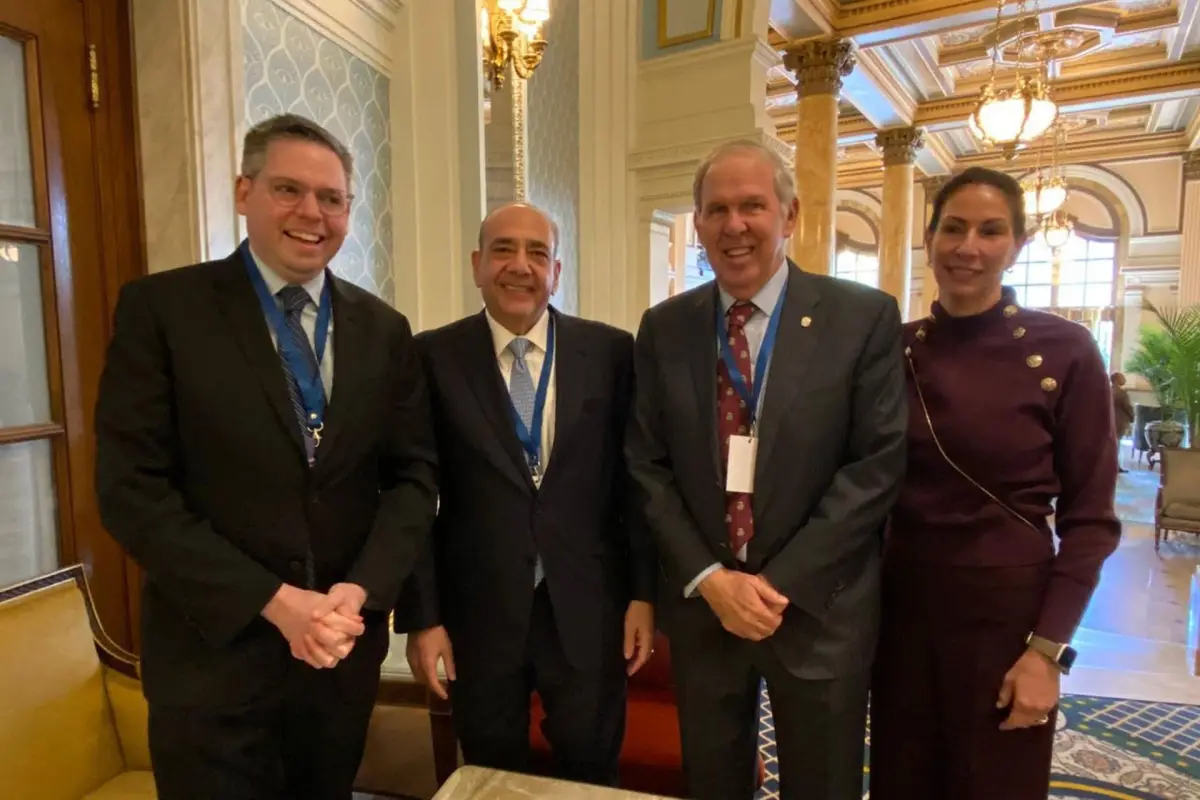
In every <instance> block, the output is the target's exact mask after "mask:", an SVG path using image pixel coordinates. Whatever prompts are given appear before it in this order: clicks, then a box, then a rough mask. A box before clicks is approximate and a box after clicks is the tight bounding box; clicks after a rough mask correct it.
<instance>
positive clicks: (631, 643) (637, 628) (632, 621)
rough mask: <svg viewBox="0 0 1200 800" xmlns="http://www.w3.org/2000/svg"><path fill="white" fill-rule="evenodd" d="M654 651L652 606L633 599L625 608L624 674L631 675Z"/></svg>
mask: <svg viewBox="0 0 1200 800" xmlns="http://www.w3.org/2000/svg"><path fill="white" fill-rule="evenodd" d="M653 653H654V606H652V605H651V604H650V603H647V602H646V601H644V600H634V601H633V602H631V603H630V604H629V608H628V609H626V610H625V660H626V661H628V662H629V664H628V665H627V666H626V667H625V674H626V675H632V674H633V673H635V672H637V671H638V670H639V669H641V668H642V666H643V665H644V664H645V663H646V662H647V661H649V660H650V656H651V655H652V654H653Z"/></svg>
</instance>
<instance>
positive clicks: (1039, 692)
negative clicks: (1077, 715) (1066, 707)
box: [996, 650, 1062, 731]
mask: <svg viewBox="0 0 1200 800" xmlns="http://www.w3.org/2000/svg"><path fill="white" fill-rule="evenodd" d="M1061 678H1062V672H1061V671H1060V670H1059V669H1058V667H1057V666H1055V665H1054V664H1053V663H1051V661H1050V659H1048V658H1046V657H1045V656H1043V655H1042V654H1041V653H1038V652H1036V651H1034V650H1026V651H1025V652H1024V653H1023V654H1022V655H1021V657H1020V658H1019V659H1017V663H1016V664H1014V665H1013V667H1012V669H1010V670H1009V671H1008V672H1007V673H1006V674H1005V676H1004V681H1003V682H1002V683H1001V685H1000V695H999V697H997V698H996V708H997V709H1004V708H1009V707H1010V706H1011V708H1012V710H1011V712H1010V713H1009V715H1008V717H1007V718H1006V719H1005V720H1004V722H1002V723H1000V730H1002V731H1011V730H1017V729H1019V728H1033V727H1036V726H1038V725H1045V724H1046V723H1047V722H1049V721H1050V712H1051V711H1053V710H1054V708H1055V707H1056V706H1057V705H1058V700H1059V696H1060V695H1059V693H1060V691H1061Z"/></svg>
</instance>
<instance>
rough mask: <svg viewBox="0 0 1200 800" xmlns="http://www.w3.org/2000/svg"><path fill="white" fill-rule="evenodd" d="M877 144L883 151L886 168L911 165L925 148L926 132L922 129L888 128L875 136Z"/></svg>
mask: <svg viewBox="0 0 1200 800" xmlns="http://www.w3.org/2000/svg"><path fill="white" fill-rule="evenodd" d="M875 144H876V145H877V146H878V147H879V149H881V150H883V165H884V166H885V167H894V166H903V165H906V164H911V163H913V162H914V161H916V160H917V153H918V152H919V151H920V150H921V148H922V147H924V146H925V131H924V130H923V129H921V128H887V129H885V130H882V131H880V132H879V133H877V134H875Z"/></svg>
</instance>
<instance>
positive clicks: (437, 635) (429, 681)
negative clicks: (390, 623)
mask: <svg viewBox="0 0 1200 800" xmlns="http://www.w3.org/2000/svg"><path fill="white" fill-rule="evenodd" d="M405 655H406V656H407V657H408V667H409V669H411V670H412V673H413V677H415V678H416V679H417V680H419V681H421V682H422V683H424V684H425V685H426V686H428V687H429V688H430V689H432V690H433V693H434V694H436V695H437V696H438V697H440V698H442V699H443V700H449V699H450V695H449V694H447V692H446V687H445V686H443V685H442V681H441V679H439V678H438V661H439V660H440V661H441V662H442V666H443V667H444V668H445V670H446V678H447V679H449V680H454V679H455V676H454V650H453V648H451V646H450V634H448V633H446V629H445V628H444V627H442V626H441V625H438V626H437V627H435V628H426V629H425V630H423V631H419V632H417V633H410V634H409V635H408V647H406V648H405Z"/></svg>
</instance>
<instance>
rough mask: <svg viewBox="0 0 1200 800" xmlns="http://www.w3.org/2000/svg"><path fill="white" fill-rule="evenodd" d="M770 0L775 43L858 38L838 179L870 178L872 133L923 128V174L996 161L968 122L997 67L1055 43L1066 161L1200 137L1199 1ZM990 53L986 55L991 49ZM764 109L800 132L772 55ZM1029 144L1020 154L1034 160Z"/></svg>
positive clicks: (792, 98)
mask: <svg viewBox="0 0 1200 800" xmlns="http://www.w3.org/2000/svg"><path fill="white" fill-rule="evenodd" d="M1025 10H1026V12H1027V13H1026V17H1025V21H1024V23H1023V24H1021V23H1018V21H1017V11H1018V4H1017V3H1016V2H1010V3H1008V4H1006V5H1005V7H1004V12H1003V15H1002V17H1001V20H1000V23H999V26H997V24H996V5H995V2H994V0H992V2H989V1H988V0H982V2H980V1H978V0H976V1H975V2H953V0H771V29H770V34H769V36H770V42H771V44H772V45H774V46H775V47H776V49H777V50H779V52H780V54H781V55H782V54H783V51H784V49H785V47H786V46H787V45H789V44H793V45H794V44H796V43H798V42H803V41H807V40H811V39H819V38H825V37H830V36H837V37H840V38H843V39H848V40H850V41H852V42H854V44H855V46H856V65H855V67H854V70H853V71H852V72H851V73H850V75H849V76H848V77H846V78H845V79H844V83H843V88H842V95H841V98H842V101H841V104H840V111H839V119H838V140H839V152H838V156H839V162H840V163H839V169H838V173H839V180H838V183H839V186H854V185H870V184H877V183H878V182H879V180H880V170H881V169H882V159H881V154H880V153H879V152H878V149H877V147H876V146H875V134H876V133H877V132H878V131H879V130H881V129H884V128H891V127H902V126H909V125H916V126H918V127H923V128H925V129H926V133H927V135H926V145H925V147H924V149H923V150H922V151H921V153H920V155H919V156H918V160H917V168H918V172H919V173H924V174H926V175H942V174H946V173H949V172H950V171H952V170H953V169H955V168H958V167H962V166H965V165H967V164H976V163H980V164H982V163H990V164H998V163H1002V162H1003V156H1002V154H1001V153H1000V151H999V149H997V148H992V149H989V150H985V149H984V148H982V147H981V145H980V144H979V142H978V141H977V140H976V139H975V138H974V137H973V136H972V134H971V133H970V131H969V130H968V128H967V116H968V115H969V114H970V113H971V111H972V110H973V109H974V102H975V99H976V97H977V96H978V94H979V90H980V88H981V87H982V86H983V85H984V84H985V83H986V82H987V80H988V78H989V76H990V75H991V73H992V70H993V68H994V69H995V70H996V75H997V78H998V79H999V80H1000V81H1001V85H1003V78H1004V77H1005V75H1006V74H1010V73H1011V72H1012V70H1013V68H1014V65H1015V64H1016V62H1017V60H1018V58H1019V59H1020V60H1021V63H1022V64H1023V65H1024V67H1025V69H1028V65H1029V63H1030V62H1031V61H1032V60H1034V59H1035V58H1036V56H1037V54H1038V53H1046V52H1049V53H1052V54H1053V60H1052V62H1051V67H1050V73H1049V77H1050V80H1051V87H1052V91H1053V96H1054V98H1055V100H1056V101H1057V102H1058V104H1059V107H1060V110H1061V111H1062V115H1063V120H1064V123H1065V126H1066V129H1067V141H1066V151H1067V155H1066V159H1067V160H1070V161H1075V162H1079V161H1097V160H1104V159H1114V158H1127V157H1131V156H1145V155H1165V154H1168V153H1178V152H1181V151H1184V150H1190V149H1195V148H1196V147H1198V146H1200V20H1198V19H1197V17H1198V16H1200V0H1115V2H1100V3H1097V2H1094V0H1093V2H1079V0H1074V1H1073V0H1039V2H1038V3H1037V4H1035V3H1034V2H1033V0H1026V5H1025ZM997 45H998V50H999V61H998V63H996V64H995V67H993V55H994V54H995V53H996V52H997ZM767 109H768V113H769V114H770V115H771V117H772V118H773V119H774V120H775V123H776V129H777V131H778V134H779V136H780V138H781V139H783V140H784V141H788V142H791V141H792V139H793V137H794V134H795V127H796V122H795V116H796V113H797V112H796V90H795V80H794V78H793V77H792V76H791V75H790V74H789V72H788V70H787V69H785V68H784V67H783V66H778V67H774V68H773V69H772V70H771V72H770V75H769V80H768V87H767ZM1037 149H1038V148H1037V147H1036V146H1035V147H1032V148H1030V149H1028V150H1026V151H1024V152H1021V153H1019V154H1018V156H1017V160H1018V163H1020V164H1028V166H1029V167H1032V166H1034V164H1035V162H1036V158H1037Z"/></svg>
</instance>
